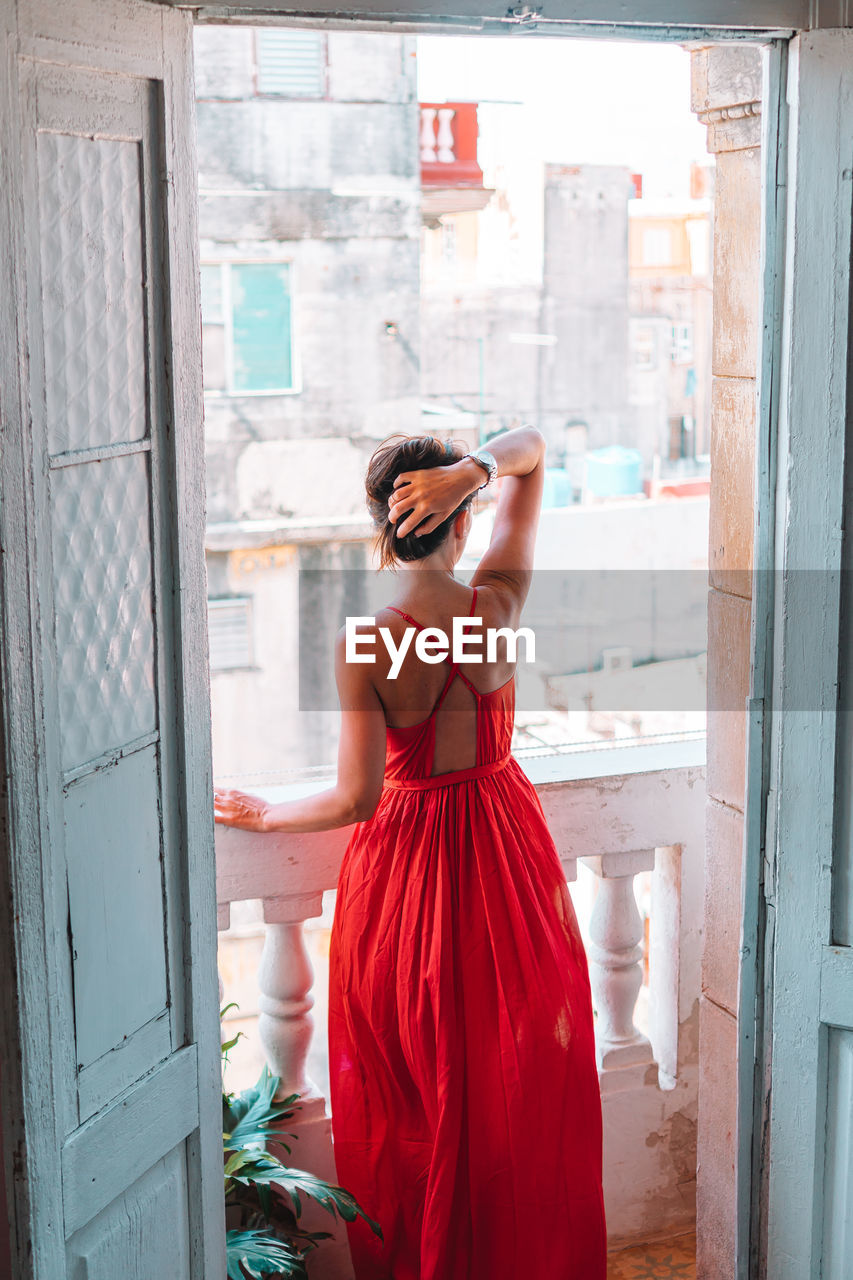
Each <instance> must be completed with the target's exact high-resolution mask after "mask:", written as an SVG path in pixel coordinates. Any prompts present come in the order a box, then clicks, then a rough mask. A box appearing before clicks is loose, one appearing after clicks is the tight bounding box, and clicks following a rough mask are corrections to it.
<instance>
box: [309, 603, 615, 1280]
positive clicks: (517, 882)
mask: <svg viewBox="0 0 853 1280" xmlns="http://www.w3.org/2000/svg"><path fill="white" fill-rule="evenodd" d="M475 604H476V592H475V593H474V601H473V602H472V606H471V612H472V613H473V612H474V607H475ZM396 612H400V611H399V610H397V611H396ZM403 617H407V615H405V614H404V615H403ZM407 621H409V622H410V623H412V625H414V626H419V624H418V623H416V622H415V621H414V619H410V618H407ZM457 676H458V678H459V679H461V680H465V676H464V675H463V674H462V672H461V671H459V670H458V669H457V668H455V667H454V668H451V670H450V673H449V675H448V678H447V682H446V684H445V686H444V689H443V691H442V693H441V696H440V697H439V699H438V702H437V703H436V706H435V708H434V709H433V711H432V713H431V715H430V716H429V717H428V718H427V719H426V720H424V721H422V722H421V723H419V724H416V725H411V726H408V727H406V728H394V727H392V726H390V725H389V727H388V746H387V758H386V766H385V786H384V789H383V792H382V796H381V799H380V801H379V805H378V807H377V809H376V812H375V813H374V815H373V817H372V818H371V819H370V820H369V821H367V822H362V823H359V824H358V825H357V826H356V828H355V829H354V831H353V835H352V838H351V840H350V842H349V845H348V847H347V851H346V854H345V856H344V860H343V864H342V866H341V871H340V878H339V881H338V897H337V905H336V909H335V920H334V926H333V930H332V942H331V954H330V992H329V1058H330V1064H329V1065H330V1071H331V1101H332V1125H333V1131H334V1141H335V1159H336V1165H337V1175H338V1181H339V1182H340V1183H341V1185H342V1186H344V1187H346V1188H347V1189H348V1190H349V1191H351V1192H352V1193H353V1194H354V1195H355V1196H356V1198H357V1199H358V1200H359V1201H360V1203H361V1204H362V1205H363V1206H364V1208H365V1210H366V1211H367V1212H368V1213H369V1214H370V1215H371V1217H373V1218H376V1219H377V1220H378V1222H379V1224H380V1226H381V1227H382V1231H383V1234H384V1243H382V1242H380V1241H379V1240H377V1239H376V1237H375V1236H373V1235H372V1234H371V1233H370V1231H369V1230H368V1229H367V1228H366V1227H365V1225H364V1224H363V1223H362V1222H360V1221H359V1222H356V1223H354V1224H352V1225H351V1226H350V1228H349V1238H350V1245H351V1249H352V1256H353V1262H354V1266H355V1273H356V1277H357V1280H519V1278H521V1280H527V1278H529V1280H604V1277H605V1270H606V1261H605V1228H604V1210H603V1201H602V1190H601V1102H600V1097H599V1091H598V1075H597V1071H596V1065H595V1048H594V1038H593V1020H592V1007H591V1000H590V990H589V977H588V972H587V961H586V956H585V954H584V950H583V945H582V943H581V939H580V935H579V932H578V926H577V921H576V919H575V914H574V909H573V907H572V903H571V899H570V898H569V893H568V888H567V886H566V880H565V875H564V872H563V870H562V868H561V866H560V861H559V858H558V856H557V852H556V849H555V847H554V842H553V840H552V839H551V836H550V833H549V832H548V828H547V826H546V824H545V819H544V816H543V813H542V808H541V805H540V803H539V798H538V796H537V795H536V792H535V791H534V789H533V786H532V785H531V783H530V782H529V780H528V779H527V777H526V776H525V774H524V773H523V772H522V770H521V768H520V766H519V765H518V763H517V761H515V760H514V759H513V758H512V757H511V756H510V737H511V733H512V726H513V712H514V697H515V688H514V682H513V681H509V682H508V683H507V684H505V685H504V686H503V687H502V688H500V689H496V690H495V691H494V692H492V693H486V694H479V693H477V691H476V689H474V687H473V685H470V683H469V682H468V681H467V680H465V683H466V684H468V687H469V688H470V689H471V691H472V693H473V694H474V696H475V698H476V707H477V757H476V759H477V764H476V765H475V766H474V767H473V768H469V769H460V770H456V771H454V772H452V773H444V774H439V775H436V776H431V770H432V759H433V748H434V742H435V718H436V714H437V712H438V709H439V707H440V706H441V703H442V702H443V700H444V697H445V695H446V693H447V690H448V689H449V687H450V684H451V682H452V681H453V680H454V679H455V678H456V677H457Z"/></svg>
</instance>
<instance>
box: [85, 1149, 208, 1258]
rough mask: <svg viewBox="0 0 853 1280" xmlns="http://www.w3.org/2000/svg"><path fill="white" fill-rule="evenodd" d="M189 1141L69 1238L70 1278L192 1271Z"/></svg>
mask: <svg viewBox="0 0 853 1280" xmlns="http://www.w3.org/2000/svg"><path fill="white" fill-rule="evenodd" d="M186 1204H187V1180H186V1154H185V1151H184V1148H183V1145H181V1146H180V1147H176V1148H175V1150H174V1151H172V1152H170V1153H169V1155H168V1156H166V1157H165V1158H164V1159H163V1160H161V1161H160V1162H159V1163H158V1164H156V1165H155V1166H154V1168H153V1169H150V1170H149V1171H148V1172H147V1173H146V1174H145V1175H144V1176H143V1177H141V1178H140V1179H139V1181H138V1182H135V1183H134V1184H133V1186H131V1187H129V1188H128V1190H127V1191H126V1192H125V1194H124V1195H123V1196H122V1197H121V1199H120V1200H117V1201H113V1203H112V1204H110V1206H109V1207H108V1208H107V1209H105V1210H104V1212H103V1213H100V1214H98V1216H97V1217H96V1218H94V1219H93V1220H92V1221H91V1222H90V1223H89V1224H88V1226H86V1227H84V1228H83V1229H82V1230H80V1231H79V1232H77V1233H76V1234H75V1235H73V1236H72V1237H71V1239H70V1240H69V1241H68V1276H69V1280H116V1278H117V1277H118V1276H121V1277H122V1280H125V1278H126V1280H142V1278H143V1277H147V1276H162V1277H166V1276H168V1277H172V1276H186V1275H189V1274H190V1272H189V1257H188V1250H187V1238H188V1232H187V1214H186Z"/></svg>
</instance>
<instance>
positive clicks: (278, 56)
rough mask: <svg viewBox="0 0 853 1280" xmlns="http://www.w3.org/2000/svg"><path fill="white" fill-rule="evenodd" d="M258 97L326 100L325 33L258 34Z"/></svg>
mask: <svg viewBox="0 0 853 1280" xmlns="http://www.w3.org/2000/svg"><path fill="white" fill-rule="evenodd" d="M256 40H257V44H256V56H257V89H258V93H263V94H275V95H280V96H281V97H285V98H322V97H323V95H324V94H325V91H326V38H325V36H324V35H323V33H322V32H321V31H258V32H257V36H256Z"/></svg>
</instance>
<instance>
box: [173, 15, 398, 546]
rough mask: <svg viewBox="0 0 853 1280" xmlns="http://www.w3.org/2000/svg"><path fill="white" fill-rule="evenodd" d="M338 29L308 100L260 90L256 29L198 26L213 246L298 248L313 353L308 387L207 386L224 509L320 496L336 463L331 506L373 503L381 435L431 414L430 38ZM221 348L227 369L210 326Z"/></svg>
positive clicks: (300, 348)
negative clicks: (371, 457) (420, 75)
mask: <svg viewBox="0 0 853 1280" xmlns="http://www.w3.org/2000/svg"><path fill="white" fill-rule="evenodd" d="M325 39H326V42H327V56H328V70H327V91H326V96H325V97H324V98H323V99H318V100H294V99H291V98H276V97H261V96H258V95H257V94H256V92H255V78H254V68H255V40H256V33H255V32H254V31H253V30H251V29H242V28H239V27H228V28H216V27H201V28H198V29H197V30H196V66H197V81H196V91H197V115H198V155H199V188H200V232H201V240H202V244H201V248H202V260H203V261H205V260H208V261H209V260H215V259H220V258H224V259H235V260H240V259H245V258H247V257H248V258H253V259H256V258H260V259H276V260H280V259H286V260H288V261H290V262H291V263H292V264H293V265H292V278H293V298H294V349H295V357H296V361H297V364H298V368H299V390H298V391H297V392H296V393H294V394H289V395H284V396H275V395H270V396H267V395H264V396H251V397H249V396H242V397H240V396H229V395H225V394H222V393H218V392H213V391H208V392H207V393H206V396H205V421H206V434H207V473H208V513H209V518H210V519H211V520H213V521H225V520H234V519H246V518H249V519H252V518H267V517H270V516H275V515H282V516H293V515H304V514H321V513H322V512H320V511H318V509H317V503H318V495H319V493H320V492H321V485H322V484H323V482H324V481H325V479H326V477H327V476H328V474H329V472H330V471H332V472H334V476H335V492H334V494H333V495H331V497H330V496H329V495H328V494H327V498H328V501H327V502H326V505H325V508H324V513H328V512H329V511H331V510H334V511H335V513H336V514H347V513H349V512H356V511H360V510H361V509H362V506H363V498H362V477H363V471H364V467H363V462H364V459H365V458H366V456H367V455H368V454H369V453H370V451H371V450H372V448H373V447H374V445H375V442H376V440H377V439H378V438H382V437H383V436H385V435H387V434H388V433H390V432H392V431H395V430H415V429H416V428H417V426H418V422H419V411H420V410H419V377H420V373H419V361H418V350H419V345H420V343H419V335H418V324H419V284H420V263H419V255H420V170H419V163H418V145H417V137H418V125H419V111H418V103H417V87H416V76H415V60H414V42H413V40H412V39H410V38H408V37H392V36H388V35H372V34H369V33H357V34H349V33H342V32H330V33H328V34H327V35H326V37H325ZM388 326H390V329H389V327H388ZM208 337H209V333H208ZM206 360H207V364H206V383H207V384H208V385H211V386H217V385H221V382H222V380H221V377H220V371H219V369H218V368H217V367H216V362H217V361H220V360H221V353H220V352H217V351H216V350H215V348H214V345H213V343H212V342H210V341H208V342H207V343H206ZM306 440H323V441H324V442H328V445H329V447H328V448H322V449H315V450H314V451H313V453H312V451H311V450H310V449H309V448H307V447H306V443H305V442H306ZM335 441H338V442H340V443H339V444H336V445H335V444H333V442H335ZM344 442H346V443H345V444H344ZM282 472H290V475H289V477H287V478H286V479H285V480H283V481H281V483H282V484H283V485H284V489H285V491H284V493H281V492H278V491H277V487H276V483H277V482H276V481H275V480H274V479H272V477H274V476H280V475H281V473H282ZM294 473H297V474H298V475H299V477H300V480H299V483H298V484H294ZM259 477H260V482H259Z"/></svg>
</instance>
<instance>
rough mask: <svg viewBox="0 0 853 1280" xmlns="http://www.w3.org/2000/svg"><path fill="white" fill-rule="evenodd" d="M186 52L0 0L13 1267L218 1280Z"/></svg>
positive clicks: (161, 14) (134, 20)
mask: <svg viewBox="0 0 853 1280" xmlns="http://www.w3.org/2000/svg"><path fill="white" fill-rule="evenodd" d="M190 35H191V22H190V19H189V16H188V15H184V14H177V13H175V14H173V13H169V12H168V11H166V10H163V9H160V8H156V7H154V6H151V5H148V4H142V3H137V2H136V0H123V2H119V0H107V3H104V4H102V3H95V0H78V2H77V3H75V4H74V5H73V6H69V7H68V8H67V9H66V10H64V11H60V10H59V9H58V8H57V7H56V6H54V5H51V4H47V3H40V2H39V0H31V2H28V0H25V2H23V3H18V4H17V5H15V4H11V3H4V4H2V5H0V37H2V40H3V56H4V71H5V72H6V74H4V75H3V77H2V81H3V89H2V91H0V92H2V94H3V97H2V100H0V101H1V102H2V110H0V164H2V177H0V189H2V197H0V236H2V245H3V255H2V262H3V271H4V273H5V278H4V286H8V287H4V289H3V291H2V300H0V307H2V308H3V312H2V318H0V333H2V342H0V361H2V366H0V368H2V376H0V386H2V390H0V426H2V434H3V440H2V444H3V447H2V450H0V467H2V477H0V479H2V499H3V501H2V506H0V546H2V548H3V557H2V580H0V588H2V597H0V599H2V605H0V607H2V625H0V635H2V644H3V649H2V680H3V694H4V720H5V728H6V733H5V736H4V748H5V752H6V760H5V773H6V776H7V778H8V789H9V790H8V810H7V812H6V813H5V814H4V816H5V817H7V820H8V826H7V827H6V828H4V831H3V836H4V841H3V855H4V856H3V859H2V863H3V871H2V875H3V889H4V897H3V910H2V912H0V929H2V943H1V944H0V945H2V948H3V953H4V959H7V960H8V971H9V972H10V973H11V974H12V975H13V976H14V981H13V982H12V983H10V987H11V990H9V991H5V990H4V993H3V996H4V1001H3V1007H2V1019H3V1023H2V1030H3V1034H4V1040H5V1043H7V1044H18V1045H19V1046H20V1057H19V1058H16V1057H15V1055H11V1054H10V1055H9V1056H8V1058H7V1059H6V1060H5V1061H4V1072H3V1077H2V1085H0V1087H2V1091H3V1092H2V1111H3V1114H4V1118H9V1117H13V1119H11V1121H7V1122H8V1123H10V1129H11V1132H9V1133H8V1135H7V1136H6V1150H7V1152H9V1153H10V1155H11V1159H10V1160H9V1161H8V1163H7V1165H6V1181H7V1184H8V1189H9V1195H10V1199H11V1200H12V1214H11V1217H12V1219H13V1221H14V1238H13V1240H12V1256H13V1269H14V1272H15V1274H16V1275H19V1276H21V1277H22V1280H29V1278H30V1277H33V1278H35V1277H50V1278H51V1280H55V1278H58V1277H60V1276H65V1275H66V1274H69V1275H72V1274H73V1275H81V1274H83V1273H84V1272H85V1274H86V1275H87V1276H89V1277H91V1278H92V1280H102V1278H103V1280H106V1277H108V1276H109V1277H112V1276H115V1275H123V1276H124V1275H126V1276H128V1277H132V1278H133V1280H142V1277H144V1276H150V1275H152V1274H154V1273H155V1272H156V1270H157V1267H158V1265H159V1266H160V1267H161V1269H162V1268H165V1271H168V1273H169V1274H170V1275H173V1276H175V1277H176V1280H177V1277H187V1278H189V1277H196V1278H198V1280H201V1278H202V1277H204V1280H207V1278H208V1277H210V1278H211V1280H215V1277H217V1276H220V1275H222V1274H223V1272H224V1261H223V1247H222V1246H223V1205H222V1182H221V1145H220V1140H219V1130H220V1101H219V1092H220V1080H219V1061H218V1059H219V1052H218V1050H219V1036H218V1025H217V984H216V974H215V916H214V906H215V902H214V889H213V857H212V854H213V844H212V819H211V814H212V804H211V794H210V748H209V707H208V698H207V672H206V661H205V655H206V635H205V617H206V611H205V607H204V605H205V590H204V564H203V554H202V539H203V528H204V515H203V513H204V495H203V476H202V474H201V468H200V467H199V466H198V465H197V460H198V459H200V458H201V456H202V450H203V441H202V413H201V387H200V351H199V325H198V266H197V248H196V245H197V235H196V221H195V215H196V191H195V165H194V157H193V148H192V136H193V135H192V112H193V87H192V74H191V71H192V68H191V60H192V59H191V54H192V50H191V43H190ZM158 1241H159V1243H157V1242H158ZM152 1266H153V1267H154V1271H152Z"/></svg>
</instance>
